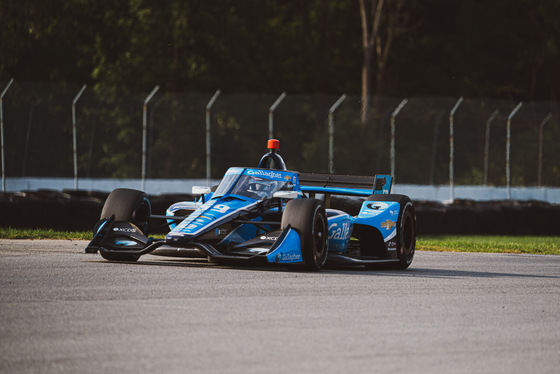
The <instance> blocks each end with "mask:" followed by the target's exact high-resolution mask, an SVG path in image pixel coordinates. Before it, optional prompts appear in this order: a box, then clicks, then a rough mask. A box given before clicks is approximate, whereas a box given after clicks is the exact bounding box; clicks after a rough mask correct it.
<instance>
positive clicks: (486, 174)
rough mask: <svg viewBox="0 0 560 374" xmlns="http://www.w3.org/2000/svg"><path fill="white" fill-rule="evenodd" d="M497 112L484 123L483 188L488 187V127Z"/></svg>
mask: <svg viewBox="0 0 560 374" xmlns="http://www.w3.org/2000/svg"><path fill="white" fill-rule="evenodd" d="M499 112H500V111H499V110H498V109H496V110H495V111H494V113H492V114H491V115H490V117H488V120H487V121H486V134H485V140H484V182H483V183H482V184H483V186H487V185H488V155H489V153H490V125H491V124H492V121H493V120H494V119H495V118H496V116H497V115H498V113H499Z"/></svg>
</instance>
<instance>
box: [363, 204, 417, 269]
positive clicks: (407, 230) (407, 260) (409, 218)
mask: <svg viewBox="0 0 560 374" xmlns="http://www.w3.org/2000/svg"><path fill="white" fill-rule="evenodd" d="M367 200H368V201H396V202H398V203H399V205H400V209H399V217H398V219H397V236H396V238H395V240H396V244H397V258H398V260H399V262H398V263H397V264H396V265H395V266H393V268H397V269H403V270H404V269H406V268H407V267H409V266H410V264H411V263H412V259H413V258H414V252H415V250H416V213H415V210H414V205H413V204H412V201H411V200H410V198H409V197H408V196H406V195H397V194H389V195H371V196H369V197H368V198H367Z"/></svg>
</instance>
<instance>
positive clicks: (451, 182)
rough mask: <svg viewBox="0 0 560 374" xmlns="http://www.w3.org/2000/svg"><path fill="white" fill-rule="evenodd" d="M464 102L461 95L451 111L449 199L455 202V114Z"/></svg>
mask: <svg viewBox="0 0 560 374" xmlns="http://www.w3.org/2000/svg"><path fill="white" fill-rule="evenodd" d="M462 102H463V97H462V96H461V97H460V98H459V100H457V103H456V104H455V106H454V107H453V109H451V112H449V200H450V201H451V202H453V200H454V199H455V197H454V194H453V192H454V191H453V189H454V187H455V186H454V183H455V181H454V178H455V177H454V173H455V170H454V162H455V150H454V148H453V147H454V145H453V143H454V139H453V137H454V129H453V116H454V115H455V111H456V110H457V108H459V105H461V103H462Z"/></svg>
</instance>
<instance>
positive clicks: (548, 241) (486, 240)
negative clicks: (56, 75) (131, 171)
mask: <svg viewBox="0 0 560 374" xmlns="http://www.w3.org/2000/svg"><path fill="white" fill-rule="evenodd" d="M91 238H92V233H91V231H87V232H61V231H54V230H25V229H12V228H1V227H0V239H64V240H70V239H74V240H90V239H91ZM416 249H418V250H420V251H440V252H489V253H490V252H491V253H528V254H546V255H560V237H559V236H454V235H449V236H420V237H418V239H417V241H416Z"/></svg>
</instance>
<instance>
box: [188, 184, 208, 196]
mask: <svg viewBox="0 0 560 374" xmlns="http://www.w3.org/2000/svg"><path fill="white" fill-rule="evenodd" d="M210 192H212V190H211V189H210V187H200V186H193V188H192V194H193V195H195V196H200V195H206V194H207V193H210Z"/></svg>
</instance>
